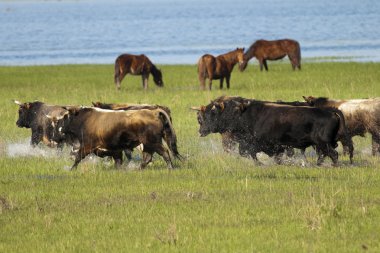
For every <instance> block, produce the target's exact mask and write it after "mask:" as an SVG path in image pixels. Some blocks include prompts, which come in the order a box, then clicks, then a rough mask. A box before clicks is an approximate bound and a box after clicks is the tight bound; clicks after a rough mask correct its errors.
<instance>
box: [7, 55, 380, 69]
mask: <svg viewBox="0 0 380 253" xmlns="http://www.w3.org/2000/svg"><path fill="white" fill-rule="evenodd" d="M366 58H368V57H356V56H342V57H341V56H322V57H306V58H303V59H302V60H301V63H303V64H304V63H380V59H378V60H366ZM270 63H271V64H288V63H289V59H288V58H287V57H285V58H284V59H281V60H277V61H270ZM155 64H156V65H161V66H191V65H194V66H196V65H197V62H196V61H195V62H192V63H191V62H176V63H172V62H160V61H156V62H155ZM248 64H249V65H258V62H257V60H255V59H252V60H251V61H250V62H249V63H248ZM67 65H69V66H71V65H78V66H79V65H114V62H113V61H111V62H76V63H75V62H58V63H51V62H49V63H35V64H28V63H15V64H0V68H2V67H38V66H67Z"/></svg>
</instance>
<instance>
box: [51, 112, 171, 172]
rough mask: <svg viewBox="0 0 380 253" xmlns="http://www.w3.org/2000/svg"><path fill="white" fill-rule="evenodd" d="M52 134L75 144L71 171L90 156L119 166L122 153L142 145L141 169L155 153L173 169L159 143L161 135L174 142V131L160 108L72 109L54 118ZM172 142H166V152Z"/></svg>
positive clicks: (167, 117)
mask: <svg viewBox="0 0 380 253" xmlns="http://www.w3.org/2000/svg"><path fill="white" fill-rule="evenodd" d="M167 128H169V129H167ZM55 131H56V132H57V133H56V136H60V138H63V139H64V138H68V137H69V138H70V139H76V140H78V142H79V149H78V152H77V153H76V157H75V162H74V164H73V166H72V169H74V168H76V167H77V165H78V164H79V162H80V161H81V160H82V159H83V158H84V157H86V156H87V155H88V154H90V153H95V154H96V155H98V156H101V157H103V156H112V157H113V158H114V160H115V165H116V166H120V165H121V163H122V151H123V150H125V149H130V150H132V149H133V148H135V147H137V146H138V145H140V144H143V152H144V155H143V161H142V163H141V168H145V167H146V166H147V165H148V163H150V162H151V160H152V156H153V153H155V152H156V153H158V154H159V155H160V156H162V157H163V158H164V160H165V161H166V163H167V165H168V167H169V168H172V167H173V166H172V162H171V158H170V155H169V150H168V149H167V148H166V147H165V146H164V145H163V143H162V140H163V137H164V135H165V133H170V137H169V138H173V139H176V137H175V132H174V129H173V126H172V124H171V121H170V119H169V116H168V115H167V113H166V112H165V111H163V110H161V109H157V110H154V111H153V110H146V109H142V110H131V111H112V110H103V109H98V108H77V107H72V108H69V109H68V113H67V115H65V116H64V117H63V118H61V119H58V121H57V124H56V127H55ZM173 142H174V141H172V142H169V143H168V146H169V149H170V150H172V148H173V147H172V146H171V143H173Z"/></svg>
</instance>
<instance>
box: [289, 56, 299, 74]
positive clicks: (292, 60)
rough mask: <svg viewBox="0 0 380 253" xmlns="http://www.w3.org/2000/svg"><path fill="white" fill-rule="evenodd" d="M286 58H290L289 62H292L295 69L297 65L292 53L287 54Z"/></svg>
mask: <svg viewBox="0 0 380 253" xmlns="http://www.w3.org/2000/svg"><path fill="white" fill-rule="evenodd" d="M288 58H289V60H290V64H292V68H293V70H296V67H297V60H296V57H294V56H293V55H290V54H289V55H288Z"/></svg>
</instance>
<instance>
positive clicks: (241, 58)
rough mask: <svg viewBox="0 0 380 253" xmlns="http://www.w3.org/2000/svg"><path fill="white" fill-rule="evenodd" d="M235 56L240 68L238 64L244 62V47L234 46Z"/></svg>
mask: <svg viewBox="0 0 380 253" xmlns="http://www.w3.org/2000/svg"><path fill="white" fill-rule="evenodd" d="M236 57H237V61H238V64H239V68H240V66H241V65H242V64H243V62H244V47H243V48H236Z"/></svg>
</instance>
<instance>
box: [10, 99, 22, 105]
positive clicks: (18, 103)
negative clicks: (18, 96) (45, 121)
mask: <svg viewBox="0 0 380 253" xmlns="http://www.w3.org/2000/svg"><path fill="white" fill-rule="evenodd" d="M12 101H13V102H14V103H15V104H16V105H22V103H21V102H20V101H18V100H15V99H13V100H12Z"/></svg>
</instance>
